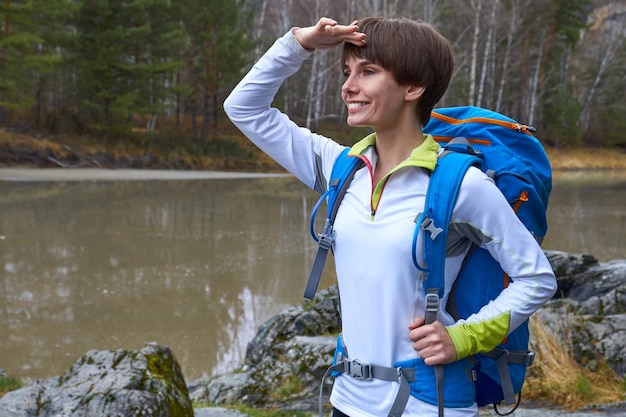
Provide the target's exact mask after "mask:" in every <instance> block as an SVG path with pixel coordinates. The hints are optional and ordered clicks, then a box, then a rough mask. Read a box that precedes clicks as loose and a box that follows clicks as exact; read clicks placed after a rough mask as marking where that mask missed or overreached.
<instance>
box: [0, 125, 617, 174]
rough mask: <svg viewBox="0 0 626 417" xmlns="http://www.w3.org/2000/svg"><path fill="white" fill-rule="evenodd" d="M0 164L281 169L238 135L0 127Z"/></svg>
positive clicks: (573, 159)
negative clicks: (102, 135) (67, 134)
mask: <svg viewBox="0 0 626 417" xmlns="http://www.w3.org/2000/svg"><path fill="white" fill-rule="evenodd" d="M546 153H547V154H548V157H549V159H550V162H551V165H552V168H553V170H555V171H567V170H580V169H609V170H622V169H626V152H625V151H624V150H622V149H619V148H589V147H576V148H554V147H546ZM0 167H28V168H111V169H126V168H132V169H166V170H205V171H206V170H210V171H248V172H282V169H281V168H280V167H279V166H278V165H277V164H276V163H274V162H273V161H271V160H270V159H269V158H268V157H267V156H266V155H264V154H263V153H262V152H261V151H259V150H258V149H257V148H256V147H255V146H254V145H252V144H251V143H250V142H249V141H248V140H247V139H245V138H244V137H242V136H240V135H235V136H228V137H225V138H221V139H210V140H207V141H195V142H194V141H191V140H189V139H180V140H176V141H173V140H171V141H168V140H166V139H164V138H163V137H153V136H145V137H138V136H136V137H131V138H129V139H125V140H123V141H122V140H119V141H104V142H103V141H95V140H93V139H89V138H58V137H41V136H36V135H26V134H22V133H16V132H11V131H7V130H6V129H0Z"/></svg>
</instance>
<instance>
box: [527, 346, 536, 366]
mask: <svg viewBox="0 0 626 417" xmlns="http://www.w3.org/2000/svg"><path fill="white" fill-rule="evenodd" d="M534 362H535V352H533V351H532V350H531V351H530V352H528V354H527V355H526V362H525V363H524V365H526V366H527V367H528V366H532V364H533V363H534Z"/></svg>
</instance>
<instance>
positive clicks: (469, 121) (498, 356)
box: [305, 106, 552, 415]
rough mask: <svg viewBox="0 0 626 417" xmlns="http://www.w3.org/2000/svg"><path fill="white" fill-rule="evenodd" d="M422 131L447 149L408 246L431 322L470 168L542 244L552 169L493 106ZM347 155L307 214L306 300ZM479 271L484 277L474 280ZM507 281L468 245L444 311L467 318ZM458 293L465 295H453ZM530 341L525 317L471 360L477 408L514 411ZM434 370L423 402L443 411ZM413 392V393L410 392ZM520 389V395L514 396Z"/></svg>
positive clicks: (344, 181) (441, 115) (443, 118)
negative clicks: (488, 180)
mask: <svg viewBox="0 0 626 417" xmlns="http://www.w3.org/2000/svg"><path fill="white" fill-rule="evenodd" d="M424 132H425V133H428V134H431V135H433V137H434V138H435V140H436V141H437V142H439V143H440V144H441V145H442V146H444V152H443V153H442V155H441V156H440V157H439V159H438V161H437V166H436V167H435V170H434V171H433V172H432V174H431V177H430V183H429V187H428V191H427V194H426V202H425V207H424V211H423V212H422V213H421V215H420V216H419V218H417V219H416V228H415V232H414V238H413V251H412V253H413V262H414V264H415V266H416V267H417V268H418V269H420V270H421V271H423V272H424V273H425V274H426V278H425V282H424V288H425V291H426V304H427V306H426V310H427V311H426V322H427V323H431V322H433V321H434V320H435V317H436V312H437V310H438V308H439V299H440V298H441V297H443V291H444V287H443V282H444V271H443V269H444V258H445V251H446V240H447V234H448V226H449V223H450V217H451V213H452V209H453V207H454V204H455V201H456V197H457V194H458V190H459V187H460V184H461V182H462V180H463V177H464V175H465V172H466V171H467V169H469V167H470V166H478V167H480V168H481V169H482V170H483V171H484V172H485V173H486V174H487V175H489V176H491V177H492V178H493V179H494V181H495V183H496V185H497V187H498V188H499V189H500V190H501V191H502V193H503V194H504V196H505V197H506V198H507V200H508V201H509V202H510V203H511V207H512V208H513V210H515V212H516V214H517V216H518V217H519V218H520V220H521V221H522V223H523V224H524V225H525V226H526V227H527V229H528V230H529V231H530V233H531V234H533V236H534V237H535V238H536V239H537V241H538V242H539V243H541V241H542V240H543V237H544V236H545V234H546V231H547V222H546V210H547V206H548V197H549V194H550V191H551V188H552V170H551V167H550V163H549V161H548V158H547V155H546V153H545V151H544V149H543V146H542V145H541V143H540V142H539V141H538V140H537V139H536V138H535V137H534V136H533V135H532V133H534V129H533V128H531V127H529V126H525V125H522V124H519V123H517V122H516V121H515V120H513V119H510V118H508V117H506V116H503V115H501V114H499V113H496V112H493V111H491V110H487V109H483V108H479V107H472V106H465V107H451V108H440V109H436V110H434V111H433V112H432V114H431V119H430V121H429V123H428V124H427V125H426V126H425V127H424ZM347 153H348V149H346V150H345V151H344V152H343V153H342V154H341V155H340V156H339V157H338V158H337V161H336V162H335V165H334V167H333V171H332V173H331V179H330V181H329V186H328V191H327V192H326V193H324V194H323V195H322V197H321V198H320V200H319V201H318V203H317V204H316V206H315V207H314V209H313V212H312V215H311V222H310V227H311V234H312V236H313V238H314V239H315V240H316V241H318V242H319V248H318V252H317V255H316V258H315V261H314V264H313V267H312V270H311V275H310V277H309V281H308V283H307V287H306V290H305V297H306V298H309V299H312V298H313V297H314V295H315V292H316V289H317V286H318V284H319V279H320V276H321V273H322V271H323V267H324V263H325V259H326V256H327V254H328V251H329V250H331V249H332V244H333V239H334V231H333V222H334V220H335V216H336V214H337V210H338V207H339V203H340V202H341V198H342V197H343V195H344V194H345V191H346V189H347V188H348V186H349V184H350V181H351V180H352V178H353V176H354V173H355V172H356V171H357V170H358V169H360V168H361V167H362V166H363V163H362V161H361V160H360V158H354V157H347ZM325 200H327V205H328V215H327V218H326V224H325V226H324V231H323V232H322V233H321V234H319V235H318V236H316V234H315V230H314V219H315V215H316V213H317V211H318V209H319V207H320V205H321V203H322V202H323V201H325ZM420 229H421V230H423V231H424V234H423V235H424V264H425V267H424V266H420V265H419V264H418V262H417V257H416V250H415V247H416V243H417V236H418V232H419V230H420ZM477 276H480V277H481V280H480V281H479V282H477V280H476V277H477ZM508 284H509V278H508V276H507V275H506V274H505V273H504V271H503V270H502V269H501V267H500V265H499V263H498V262H497V261H496V260H495V259H493V258H492V257H491V255H490V254H489V252H488V251H487V250H485V249H482V248H480V247H478V246H476V245H473V246H472V248H471V249H470V251H469V252H468V254H467V256H466V258H465V260H464V262H463V266H462V267H461V270H460V272H459V275H458V277H457V279H456V282H455V284H454V286H453V288H452V291H451V294H450V296H449V298H448V304H447V306H445V308H446V311H447V312H448V313H450V314H451V315H452V316H453V317H454V318H455V320H458V319H461V318H466V317H468V316H470V315H471V314H473V313H475V312H477V311H478V310H480V308H481V307H483V306H484V305H486V304H487V303H488V302H489V301H491V300H493V299H494V298H496V297H497V296H498V295H499V294H500V292H501V291H502V290H503V289H504V288H505V287H506V286H507V285H508ZM457 293H459V294H463V296H462V297H456V294H457ZM528 341H529V331H528V321H526V322H525V323H524V324H522V325H521V326H519V327H518V328H517V329H516V330H515V331H513V332H512V333H511V334H510V335H509V336H508V337H507V339H506V340H505V341H503V342H502V344H501V345H499V346H498V347H497V348H496V349H494V350H492V351H491V352H486V353H479V354H476V355H474V356H472V357H470V358H469V360H470V362H471V368H472V372H471V373H472V377H473V380H474V382H475V391H476V394H475V400H476V403H477V404H478V406H479V407H482V406H484V405H488V404H494V408H495V409H496V411H498V410H497V405H498V404H500V403H502V402H503V401H504V402H505V403H506V404H514V405H515V408H517V406H518V405H519V401H520V399H521V389H522V385H523V382H524V378H525V375H526V367H527V366H530V365H531V364H532V362H533V359H534V352H530V351H528ZM435 368H438V367H435ZM439 372H442V371H441V369H436V370H435V373H437V386H438V388H437V396H436V398H435V400H433V399H432V398H430V399H424V398H422V399H423V400H425V401H427V402H430V403H435V404H437V405H439V409H440V415H442V410H443V404H444V396H445V391H446V390H445V387H443V376H442V373H441V374H439ZM411 393H412V394H414V392H413V389H411ZM517 394H520V395H518V397H517V398H516V395H517ZM416 396H418V398H419V395H416ZM515 408H513V410H511V411H510V412H509V414H510V413H511V412H513V411H514V410H515Z"/></svg>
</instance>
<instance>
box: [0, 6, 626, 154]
mask: <svg viewBox="0 0 626 417" xmlns="http://www.w3.org/2000/svg"><path fill="white" fill-rule="evenodd" d="M370 15H377V16H391V17H407V18H412V19H421V20H425V21H428V22H430V23H432V24H434V25H435V26H436V27H437V28H438V30H439V31H440V32H441V33H442V34H443V35H445V36H446V37H447V38H448V39H449V40H450V42H451V44H452V47H453V51H454V54H455V72H454V77H453V80H452V83H451V85H450V88H449V90H448V92H447V93H446V95H445V96H444V98H443V100H442V101H441V103H440V105H442V106H456V105H476V106H482V107H487V108H490V109H493V110H496V111H499V112H501V113H505V114H507V115H509V116H511V117H513V118H515V119H517V120H518V121H520V122H522V123H525V124H528V125H532V126H534V127H535V128H536V129H537V130H538V132H539V134H538V136H539V137H540V139H541V140H542V141H543V142H544V143H545V144H547V145H550V146H554V147H570V146H579V145H586V146H594V147H617V146H621V147H626V139H625V138H624V135H623V134H622V132H624V131H625V130H626V101H625V100H624V97H625V95H626V72H625V71H624V68H625V67H626V43H625V42H624V39H625V37H626V2H624V1H606V0H594V1H592V0H467V1H452V0H360V1H357V0H2V1H1V2H0V23H1V26H0V29H1V30H0V128H5V129H15V130H19V131H26V132H37V133H41V134H48V135H57V136H58V135H76V136H80V135H89V137H95V138H99V140H110V139H111V138H124V137H126V135H129V134H131V133H133V132H134V133H136V132H140V133H141V134H145V135H150V134H161V135H165V136H166V137H170V138H181V137H186V138H190V140H195V141H204V142H210V141H212V140H215V139H217V138H220V137H224V136H226V135H233V134H236V131H235V129H234V128H233V127H232V126H231V125H230V123H229V121H228V120H227V118H226V116H225V115H224V113H223V110H222V102H223V100H224V99H225V98H226V96H227V95H228V93H229V92H230V90H231V89H232V88H233V87H234V85H235V84H236V83H237V81H238V80H239V79H240V78H241V76H242V75H243V74H245V72H246V71H247V70H248V69H249V68H250V66H251V65H252V64H253V63H254V61H255V60H256V59H257V58H258V57H259V56H260V55H261V54H262V53H263V52H264V51H265V50H266V49H267V48H268V47H269V45H271V43H272V42H273V41H274V40H275V39H276V38H277V37H279V36H281V35H282V34H284V33H285V32H287V31H288V30H289V29H290V28H292V27H294V26H307V25H311V24H314V23H315V22H316V21H317V19H318V18H319V17H321V16H328V17H332V18H334V19H336V20H337V21H339V22H342V23H349V22H351V21H353V20H355V19H358V18H360V17H365V16H370ZM408 47H410V45H407V48H408ZM340 52H341V51H340V48H334V49H333V50H331V51H324V52H316V53H314V54H312V56H311V57H310V58H309V60H308V61H307V62H306V64H305V66H304V67H303V68H302V70H301V71H299V72H298V74H296V75H295V76H293V77H292V78H290V79H289V80H288V81H287V83H286V84H285V85H284V86H283V88H282V89H281V92H280V94H279V96H278V97H277V99H276V103H275V105H276V106H278V107H279V108H281V109H282V110H284V111H286V112H288V113H289V114H290V115H291V116H292V118H293V119H294V120H296V121H297V122H298V123H301V124H303V125H306V126H308V127H310V128H311V129H313V130H316V131H319V132H321V133H327V134H330V133H332V134H333V135H336V134H340V135H341V137H342V138H343V141H344V142H346V143H349V142H352V141H354V140H356V139H357V138H358V137H359V136H361V135H362V133H363V132H360V131H359V130H358V129H357V130H347V128H346V127H345V116H346V109H345V107H344V106H343V104H342V102H341V99H340V95H339V92H340V86H341V84H342V82H343V75H342V74H341V66H340V65H339V62H338V60H339V56H340Z"/></svg>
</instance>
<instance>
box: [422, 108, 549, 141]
mask: <svg viewBox="0 0 626 417" xmlns="http://www.w3.org/2000/svg"><path fill="white" fill-rule="evenodd" d="M430 117H432V118H435V119H438V120H441V121H442V122H445V123H448V124H451V125H459V124H463V123H486V124H491V125H497V126H502V127H505V128H508V129H512V130H515V131H518V132H521V133H526V134H527V135H531V136H532V134H533V133H535V132H536V131H537V129H535V128H534V127H532V126H527V125H523V124H521V123H513V122H508V121H506V120H498V119H490V118H488V117H470V118H469V119H455V118H453V117H450V116H445V115H443V114H439V113H437V112H432V113H431V115H430Z"/></svg>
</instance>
